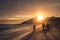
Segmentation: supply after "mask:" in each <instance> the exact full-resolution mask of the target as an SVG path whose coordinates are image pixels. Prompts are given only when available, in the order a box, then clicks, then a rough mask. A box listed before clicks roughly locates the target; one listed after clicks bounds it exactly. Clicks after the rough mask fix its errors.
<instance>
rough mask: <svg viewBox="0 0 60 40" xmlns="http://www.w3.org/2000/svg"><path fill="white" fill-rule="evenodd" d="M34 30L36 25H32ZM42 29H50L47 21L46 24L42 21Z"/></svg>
mask: <svg viewBox="0 0 60 40" xmlns="http://www.w3.org/2000/svg"><path fill="white" fill-rule="evenodd" d="M35 30H36V25H34V26H33V31H35ZM42 30H43V31H46V32H48V31H50V26H49V24H48V23H47V24H45V23H42Z"/></svg>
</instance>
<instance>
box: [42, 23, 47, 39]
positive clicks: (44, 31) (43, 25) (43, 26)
mask: <svg viewBox="0 0 60 40" xmlns="http://www.w3.org/2000/svg"><path fill="white" fill-rule="evenodd" d="M42 28H43V33H44V36H45V38H46V40H48V38H47V35H46V30H45V24H44V23H42Z"/></svg>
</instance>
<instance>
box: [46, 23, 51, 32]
mask: <svg viewBox="0 0 60 40" xmlns="http://www.w3.org/2000/svg"><path fill="white" fill-rule="evenodd" d="M46 27H47V29H46V31H47V32H48V31H50V26H49V24H48V23H47V25H46Z"/></svg>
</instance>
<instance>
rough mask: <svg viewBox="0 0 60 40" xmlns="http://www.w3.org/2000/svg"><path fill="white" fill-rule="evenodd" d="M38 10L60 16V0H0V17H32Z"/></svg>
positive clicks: (46, 15) (45, 14)
mask: <svg viewBox="0 0 60 40" xmlns="http://www.w3.org/2000/svg"><path fill="white" fill-rule="evenodd" d="M38 12H39V14H43V15H44V16H45V17H48V16H58V17H60V0H0V18H7V17H20V18H22V17H24V18H25V17H32V16H34V15H36V14H38Z"/></svg>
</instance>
